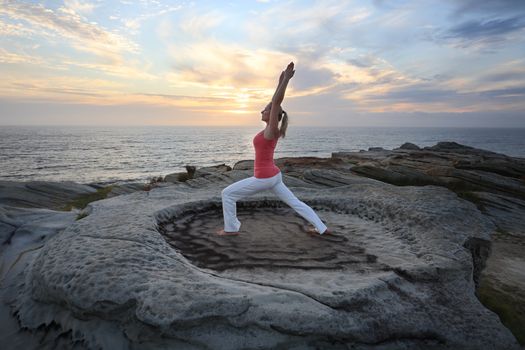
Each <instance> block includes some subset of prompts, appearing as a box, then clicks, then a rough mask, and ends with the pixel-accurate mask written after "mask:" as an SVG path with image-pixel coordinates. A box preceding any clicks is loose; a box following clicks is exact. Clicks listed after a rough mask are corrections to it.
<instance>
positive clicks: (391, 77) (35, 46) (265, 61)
mask: <svg viewBox="0 0 525 350" xmlns="http://www.w3.org/2000/svg"><path fill="white" fill-rule="evenodd" d="M292 61H293V62H294V63H295V76H294V77H293V78H292V80H291V81H290V83H289V85H288V89H287V91H286V97H285V100H284V102H283V104H282V106H283V108H284V109H285V110H286V111H287V112H288V115H289V125H299V126H328V127H335V126H349V127H351V126H417V127H420V126H422V127H424V126H435V127H525V1H523V0H483V1H478V0H436V1H429V0H417V1H416V0H414V1H402V0H388V1H387V0H374V1H372V0H371V1H357V0H353V1H344V0H337V1H332V0H324V1H300V0H291V1H272V0H264V1H263V0H258V1H255V0H253V1H249V0H246V1H156V0H140V1H131V0H120V1H101V0H92V1H79V0H65V1H63V2H62V1H34V2H31V1H5V0H0V76H1V79H0V125H120V126H126V125H202V126H260V125H264V122H263V121H261V114H260V111H261V110H262V109H263V108H264V107H265V105H266V104H267V103H268V102H269V101H270V100H271V97H272V96H273V93H274V91H275V89H276V87H277V83H278V79H279V75H280V73H281V71H282V70H284V69H285V68H286V66H287V65H288V63H289V62H292Z"/></svg>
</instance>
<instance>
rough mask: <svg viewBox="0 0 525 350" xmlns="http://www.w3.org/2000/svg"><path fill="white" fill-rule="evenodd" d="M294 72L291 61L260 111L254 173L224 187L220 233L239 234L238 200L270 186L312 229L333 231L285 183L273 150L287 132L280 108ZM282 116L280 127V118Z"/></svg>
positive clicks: (313, 231)
mask: <svg viewBox="0 0 525 350" xmlns="http://www.w3.org/2000/svg"><path fill="white" fill-rule="evenodd" d="M294 73H295V70H294V64H293V62H290V64H289V65H288V67H286V70H284V71H283V72H282V73H281V76H280V77H279V85H278V86H277V89H276V90H275V94H274V95H273V98H272V101H271V102H270V103H268V104H267V105H266V107H265V108H264V109H263V110H262V111H261V114H262V118H261V119H262V120H263V121H264V122H266V128H265V129H264V130H263V131H261V132H259V133H258V134H257V135H256V136H255V137H254V139H253V145H254V147H255V162H254V176H252V177H249V178H246V179H243V180H240V181H237V182H235V183H233V184H231V185H229V186H228V187H226V188H225V189H223V190H222V210H223V215H224V229H222V230H219V231H217V234H218V235H220V236H230V235H237V234H239V232H238V231H239V229H240V227H241V222H240V221H239V220H238V219H237V201H238V200H240V199H242V198H244V197H248V196H251V195H253V194H255V193H257V192H260V191H263V190H271V191H272V192H273V193H275V195H276V196H278V197H279V198H280V199H281V200H282V201H283V202H285V203H286V204H288V205H289V206H290V207H292V208H293V209H295V211H296V212H297V213H298V214H299V215H301V216H302V217H303V218H305V219H306V220H307V221H309V222H310V223H311V224H312V225H314V228H310V229H309V230H308V232H309V233H316V232H317V233H320V234H325V233H331V231H330V230H328V228H327V227H326V226H325V224H323V222H322V221H321V219H319V217H318V216H317V214H316V213H315V212H314V211H313V210H312V208H310V207H309V206H308V205H306V204H305V203H303V202H301V201H300V200H299V199H297V197H295V195H294V194H293V193H292V192H291V191H290V190H289V189H288V188H287V187H286V185H285V184H284V183H283V180H282V175H281V171H280V169H279V168H278V167H277V166H275V164H274V162H273V152H274V150H275V146H276V145H277V140H278V139H279V137H283V138H284V136H285V133H286V128H287V127H288V115H287V114H286V112H285V111H283V109H282V108H281V103H282V102H283V99H284V92H285V91H286V87H287V85H288V81H289V80H290V79H291V78H292V77H293V75H294ZM281 119H282V123H281V128H279V122H280V121H281Z"/></svg>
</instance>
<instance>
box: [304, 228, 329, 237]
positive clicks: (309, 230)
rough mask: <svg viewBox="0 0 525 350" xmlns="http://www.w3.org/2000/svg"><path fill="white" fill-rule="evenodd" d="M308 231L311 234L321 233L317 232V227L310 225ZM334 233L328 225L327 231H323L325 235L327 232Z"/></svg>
mask: <svg viewBox="0 0 525 350" xmlns="http://www.w3.org/2000/svg"><path fill="white" fill-rule="evenodd" d="M306 232H308V233H310V234H314V235H320V233H319V232H317V230H316V229H315V227H308V229H307V230H306ZM331 233H332V230H330V229H329V228H328V227H327V228H326V231H324V232H323V235H326V234H331Z"/></svg>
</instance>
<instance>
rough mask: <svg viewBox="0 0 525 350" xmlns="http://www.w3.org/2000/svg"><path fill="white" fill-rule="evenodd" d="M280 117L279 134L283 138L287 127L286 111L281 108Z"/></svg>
mask: <svg viewBox="0 0 525 350" xmlns="http://www.w3.org/2000/svg"><path fill="white" fill-rule="evenodd" d="M280 117H281V118H282V122H281V127H280V128H279V134H280V136H281V137H282V138H284V136H285V135H286V129H287V128H288V113H286V112H285V111H284V110H283V111H282V113H281V116H280ZM281 118H279V119H281Z"/></svg>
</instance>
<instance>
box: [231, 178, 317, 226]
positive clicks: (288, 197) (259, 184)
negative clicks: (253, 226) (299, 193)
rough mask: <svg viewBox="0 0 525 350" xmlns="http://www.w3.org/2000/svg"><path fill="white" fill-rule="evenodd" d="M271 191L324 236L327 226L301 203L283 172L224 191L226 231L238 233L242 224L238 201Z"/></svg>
mask: <svg viewBox="0 0 525 350" xmlns="http://www.w3.org/2000/svg"><path fill="white" fill-rule="evenodd" d="M264 190H271V191H272V192H273V193H274V194H275V195H276V196H277V197H279V199H281V200H282V201H283V202H285V203H286V204H288V205H289V206H290V207H292V208H293V209H294V210H295V211H296V212H297V213H298V214H299V215H301V216H302V217H303V218H305V219H306V220H307V221H309V222H310V223H311V224H312V225H314V227H315V230H316V231H317V232H319V233H320V234H323V233H324V232H325V230H326V228H327V227H326V225H325V224H323V222H322V221H321V219H319V217H318V216H317V214H316V213H315V212H314V211H313V209H312V208H310V207H309V206H308V205H306V204H305V203H303V202H301V201H300V200H299V199H297V197H296V196H295V195H294V194H293V193H292V191H290V190H289V189H288V187H286V185H285V184H284V183H283V178H282V174H281V172H279V173H278V174H277V175H275V176H273V177H268V178H264V179H259V178H256V177H255V176H252V177H249V178H246V179H243V180H240V181H237V182H235V183H232V184H231V185H229V186H228V187H226V188H225V189H223V190H222V212H223V215H224V231H226V232H237V231H239V229H240V228H241V222H240V221H239V220H238V219H237V201H238V200H240V199H242V198H244V197H248V196H251V195H253V194H255V193H257V192H260V191H264Z"/></svg>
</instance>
